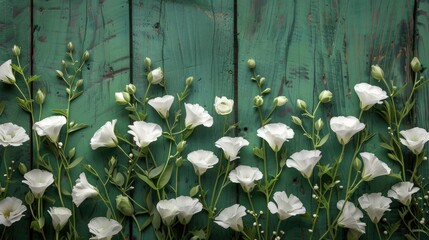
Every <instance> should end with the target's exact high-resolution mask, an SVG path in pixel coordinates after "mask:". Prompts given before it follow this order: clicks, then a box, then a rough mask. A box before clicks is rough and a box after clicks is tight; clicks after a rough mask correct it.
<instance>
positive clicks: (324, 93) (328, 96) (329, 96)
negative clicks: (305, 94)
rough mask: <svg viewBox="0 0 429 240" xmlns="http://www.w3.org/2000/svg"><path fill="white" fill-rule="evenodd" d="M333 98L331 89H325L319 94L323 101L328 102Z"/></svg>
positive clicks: (320, 99)
mask: <svg viewBox="0 0 429 240" xmlns="http://www.w3.org/2000/svg"><path fill="white" fill-rule="evenodd" d="M331 100H332V92H331V91H329V90H323V91H322V92H321V93H320V94H319V101H320V102H322V103H328V102H330V101H331Z"/></svg>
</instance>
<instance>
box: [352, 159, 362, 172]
mask: <svg viewBox="0 0 429 240" xmlns="http://www.w3.org/2000/svg"><path fill="white" fill-rule="evenodd" d="M353 167H354V169H355V170H356V171H357V172H358V171H360V170H361V169H362V161H361V160H360V159H359V158H355V160H354V161H353Z"/></svg>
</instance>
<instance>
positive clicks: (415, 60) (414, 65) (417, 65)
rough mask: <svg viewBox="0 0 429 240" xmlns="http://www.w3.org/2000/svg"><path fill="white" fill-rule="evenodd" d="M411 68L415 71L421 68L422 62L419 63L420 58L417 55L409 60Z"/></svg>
mask: <svg viewBox="0 0 429 240" xmlns="http://www.w3.org/2000/svg"><path fill="white" fill-rule="evenodd" d="M410 65H411V69H413V72H415V73H417V72H420V71H421V70H422V64H421V63H420V60H419V59H418V58H417V57H413V59H412V60H411V64H410Z"/></svg>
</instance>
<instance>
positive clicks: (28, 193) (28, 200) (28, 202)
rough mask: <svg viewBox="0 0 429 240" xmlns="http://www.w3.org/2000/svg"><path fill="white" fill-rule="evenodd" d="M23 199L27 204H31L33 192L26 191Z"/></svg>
mask: <svg viewBox="0 0 429 240" xmlns="http://www.w3.org/2000/svg"><path fill="white" fill-rule="evenodd" d="M24 200H25V202H26V203H27V204H28V205H31V204H33V202H34V195H33V193H31V191H29V192H27V194H25V197H24Z"/></svg>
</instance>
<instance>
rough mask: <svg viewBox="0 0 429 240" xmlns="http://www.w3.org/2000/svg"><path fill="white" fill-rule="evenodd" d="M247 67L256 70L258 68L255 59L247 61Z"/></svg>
mask: <svg viewBox="0 0 429 240" xmlns="http://www.w3.org/2000/svg"><path fill="white" fill-rule="evenodd" d="M247 67H249V68H250V69H254V68H255V67H256V61H255V59H253V58H250V59H249V60H247Z"/></svg>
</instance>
